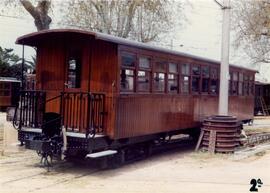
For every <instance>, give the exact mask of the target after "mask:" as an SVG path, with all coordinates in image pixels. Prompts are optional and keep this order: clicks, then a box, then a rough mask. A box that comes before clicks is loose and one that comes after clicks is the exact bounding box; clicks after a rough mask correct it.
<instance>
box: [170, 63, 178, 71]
mask: <svg viewBox="0 0 270 193" xmlns="http://www.w3.org/2000/svg"><path fill="white" fill-rule="evenodd" d="M169 72H171V73H178V69H177V64H175V63H169Z"/></svg>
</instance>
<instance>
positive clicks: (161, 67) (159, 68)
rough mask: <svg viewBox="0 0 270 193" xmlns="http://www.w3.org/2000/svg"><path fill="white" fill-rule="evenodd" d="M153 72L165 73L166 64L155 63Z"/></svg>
mask: <svg viewBox="0 0 270 193" xmlns="http://www.w3.org/2000/svg"><path fill="white" fill-rule="evenodd" d="M155 71H157V72H165V71H166V62H156V66H155Z"/></svg>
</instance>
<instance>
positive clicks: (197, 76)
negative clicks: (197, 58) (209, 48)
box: [190, 62, 202, 95]
mask: <svg viewBox="0 0 270 193" xmlns="http://www.w3.org/2000/svg"><path fill="white" fill-rule="evenodd" d="M194 66H197V67H199V74H198V75H197V74H195V75H194V74H193V67H194ZM190 76H191V81H190V86H191V94H192V95H200V94H201V84H202V77H201V76H202V67H201V64H198V63H196V62H193V63H192V64H191V65H190ZM194 78H199V83H198V91H193V86H192V83H193V79H194Z"/></svg>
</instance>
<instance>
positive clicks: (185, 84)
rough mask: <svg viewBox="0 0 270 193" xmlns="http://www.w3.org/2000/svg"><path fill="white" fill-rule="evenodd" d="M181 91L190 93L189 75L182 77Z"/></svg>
mask: <svg viewBox="0 0 270 193" xmlns="http://www.w3.org/2000/svg"><path fill="white" fill-rule="evenodd" d="M181 93H186V94H188V93H189V76H182V79H181Z"/></svg>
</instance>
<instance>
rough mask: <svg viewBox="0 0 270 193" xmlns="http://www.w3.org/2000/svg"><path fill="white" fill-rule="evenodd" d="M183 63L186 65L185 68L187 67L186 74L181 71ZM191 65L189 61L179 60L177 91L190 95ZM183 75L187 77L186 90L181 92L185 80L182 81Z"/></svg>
mask: <svg viewBox="0 0 270 193" xmlns="http://www.w3.org/2000/svg"><path fill="white" fill-rule="evenodd" d="M184 65H187V66H188V67H187V69H188V73H187V74H186V73H184V72H183V66H184ZM191 66H192V64H191V63H189V62H183V61H182V62H180V64H179V74H180V75H179V93H180V94H181V95H190V94H191ZM185 77H188V92H183V89H182V87H183V83H184V82H185V81H184V78H185Z"/></svg>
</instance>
